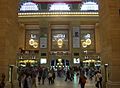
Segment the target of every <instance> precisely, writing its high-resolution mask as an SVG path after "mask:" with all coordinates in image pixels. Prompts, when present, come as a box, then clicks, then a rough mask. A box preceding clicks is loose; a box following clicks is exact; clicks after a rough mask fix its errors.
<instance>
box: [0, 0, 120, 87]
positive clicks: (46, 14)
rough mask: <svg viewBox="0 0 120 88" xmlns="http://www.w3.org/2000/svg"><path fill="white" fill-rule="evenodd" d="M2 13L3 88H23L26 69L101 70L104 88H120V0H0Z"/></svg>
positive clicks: (0, 56)
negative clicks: (22, 72) (20, 72)
mask: <svg viewBox="0 0 120 88" xmlns="http://www.w3.org/2000/svg"><path fill="white" fill-rule="evenodd" d="M0 10H1V13H0V46H1V48H0V82H1V79H2V74H4V75H5V80H4V82H5V88H19V87H18V85H17V81H16V80H17V79H18V68H19V67H26V66H28V65H29V66H30V67H37V66H41V67H48V68H53V69H55V70H56V71H57V70H58V69H61V68H64V69H65V68H67V69H69V68H70V67H74V68H75V67H80V68H81V67H82V68H91V67H92V68H99V69H100V70H101V74H102V76H103V82H102V83H103V88H120V78H119V74H120V62H119V61H120V46H119V45H120V0H12V1H9V0H1V1H0ZM58 81H60V80H58ZM67 85H68V84H67ZM87 85H88V84H87ZM90 85H91V84H90ZM40 87H41V86H40ZM57 87H58V86H57ZM57 87H56V86H55V87H54V88H57ZM64 87H66V88H67V87H68V86H64ZM33 88H34V87H33ZM38 88H39V87H38ZM41 88H42V87H41ZM43 88H44V87H43ZM46 88H47V87H46ZM51 88H52V87H51ZM58 88H59V87H58ZM70 88H71V87H70ZM73 88H77V87H73ZM85 88H95V87H90V86H89V85H88V86H86V87H85Z"/></svg>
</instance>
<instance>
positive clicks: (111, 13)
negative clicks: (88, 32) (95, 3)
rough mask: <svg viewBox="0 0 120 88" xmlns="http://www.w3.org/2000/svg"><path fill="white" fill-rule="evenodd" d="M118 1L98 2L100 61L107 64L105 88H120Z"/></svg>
mask: <svg viewBox="0 0 120 88" xmlns="http://www.w3.org/2000/svg"><path fill="white" fill-rule="evenodd" d="M119 9H120V0H100V30H101V31H100V33H101V39H102V40H101V42H102V43H101V44H102V53H101V54H102V61H103V64H108V67H107V68H106V70H107V73H108V74H107V80H106V81H107V82H106V85H107V86H106V88H120V77H119V74H120V14H119Z"/></svg>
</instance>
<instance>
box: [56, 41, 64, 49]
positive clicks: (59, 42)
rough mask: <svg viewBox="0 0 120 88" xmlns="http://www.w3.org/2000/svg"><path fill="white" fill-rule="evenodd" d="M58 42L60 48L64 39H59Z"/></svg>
mask: <svg viewBox="0 0 120 88" xmlns="http://www.w3.org/2000/svg"><path fill="white" fill-rule="evenodd" d="M57 44H58V47H59V48H62V46H63V40H62V39H58V40H57Z"/></svg>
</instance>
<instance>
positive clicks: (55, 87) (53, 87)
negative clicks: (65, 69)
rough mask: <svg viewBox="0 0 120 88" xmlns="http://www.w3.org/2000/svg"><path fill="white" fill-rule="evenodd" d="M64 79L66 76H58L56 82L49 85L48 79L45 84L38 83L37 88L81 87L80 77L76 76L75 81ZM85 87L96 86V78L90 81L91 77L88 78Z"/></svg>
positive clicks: (92, 87)
mask: <svg viewBox="0 0 120 88" xmlns="http://www.w3.org/2000/svg"><path fill="white" fill-rule="evenodd" d="M64 80H65V78H64V77H62V78H59V77H57V78H56V79H55V83H54V84H50V85H49V83H48V80H47V79H46V80H45V84H44V85H42V84H40V85H37V88H80V85H79V84H78V78H77V77H76V76H74V80H73V81H69V80H67V81H64ZM37 84H38V83H37ZM85 88H96V87H95V84H94V80H93V81H90V80H89V79H87V82H86V85H85Z"/></svg>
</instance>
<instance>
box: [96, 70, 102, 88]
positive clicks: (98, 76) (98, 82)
mask: <svg viewBox="0 0 120 88" xmlns="http://www.w3.org/2000/svg"><path fill="white" fill-rule="evenodd" d="M95 81H96V87H97V88H102V74H101V72H99V71H97V73H96V75H95Z"/></svg>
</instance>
